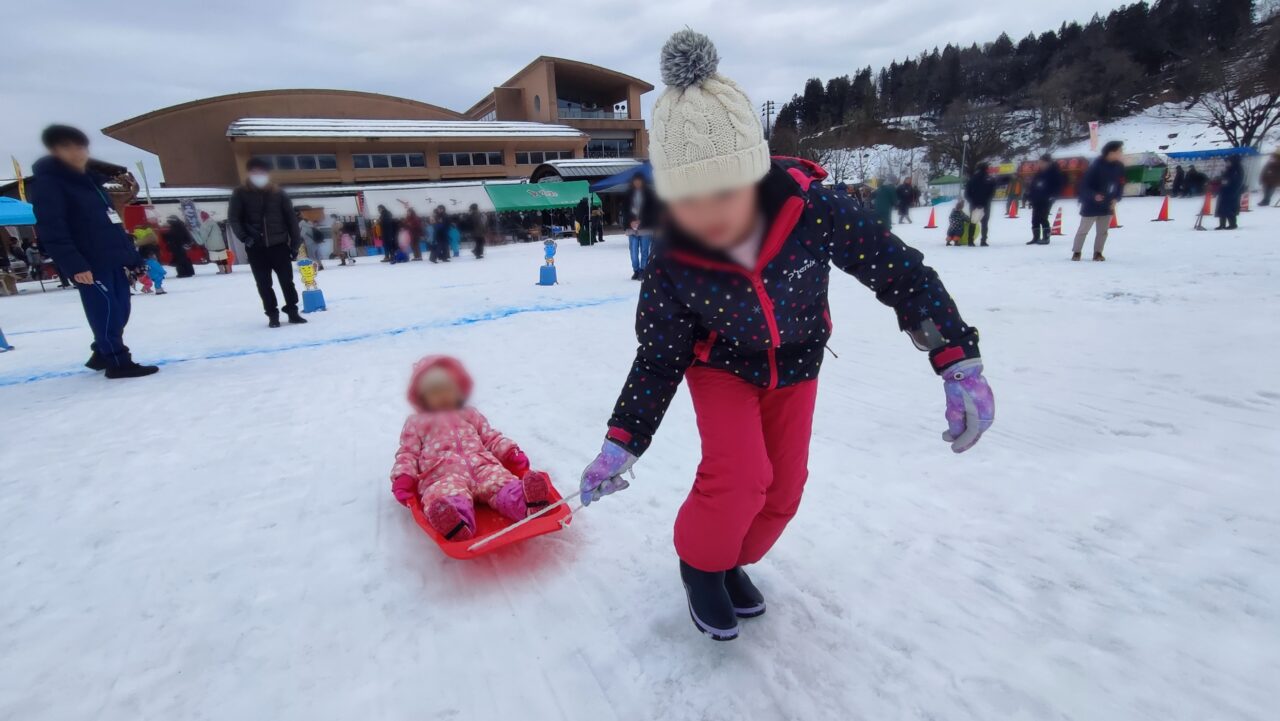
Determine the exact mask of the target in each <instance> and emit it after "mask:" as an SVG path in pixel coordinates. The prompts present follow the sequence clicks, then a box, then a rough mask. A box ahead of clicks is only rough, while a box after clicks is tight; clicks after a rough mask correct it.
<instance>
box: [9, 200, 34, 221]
mask: <svg viewBox="0 0 1280 721" xmlns="http://www.w3.org/2000/svg"><path fill="white" fill-rule="evenodd" d="M35 224H36V214H35V211H33V210H32V209H31V203H24V202H22V201H21V200H14V199H13V198H4V197H0V225H35Z"/></svg>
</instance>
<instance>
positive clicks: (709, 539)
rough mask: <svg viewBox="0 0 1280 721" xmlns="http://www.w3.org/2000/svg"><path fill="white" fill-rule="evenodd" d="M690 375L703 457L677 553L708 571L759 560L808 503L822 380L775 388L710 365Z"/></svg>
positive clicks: (684, 510)
mask: <svg viewBox="0 0 1280 721" xmlns="http://www.w3.org/2000/svg"><path fill="white" fill-rule="evenodd" d="M685 378H686V380H687V381H688V383H689V394H690V395H691V396H693V410H694V413H695V414H697V417H698V433H699V434H700V435H701V436H702V462H701V463H700V464H699V465H698V474H697V477H696V479H695V480H694V482H693V490H691V491H690V492H689V497H688V498H686V499H685V502H684V505H683V506H681V507H680V512H679V514H677V515H676V528H675V544H676V553H677V554H678V555H679V556H680V559H681V560H683V561H684V562H685V563H687V564H689V565H690V566H693V567H694V568H696V569H698V570H701V571H708V572H715V571H724V570H727V569H730V568H733V567H734V566H741V565H745V564H748V563H755V562H756V561H759V560H760V559H761V558H763V557H764V555H765V553H767V552H768V551H769V549H770V548H772V547H773V544H774V542H775V541H777V540H778V537H779V536H781V535H782V530H783V529H784V528H786V527H787V523H788V522H789V521H790V520H791V517H792V516H794V515H795V514H796V510H797V509H798V508H799V507H800V495H801V493H803V492H804V482H805V479H806V478H808V475H809V468H808V464H809V438H810V436H811V435H812V432H813V406H814V401H815V400H816V399H817V393H818V382H817V381H816V380H812V381H805V382H803V383H800V384H797V385H794V386H787V387H785V388H777V389H773V390H767V389H764V388H760V387H758V386H754V385H751V384H750V383H747V382H746V381H744V380H741V379H740V378H738V377H737V376H735V375H733V374H732V373H729V372H727V371H722V370H713V369H710V368H703V367H695V368H690V369H689V372H688V373H687V375H686V376H685Z"/></svg>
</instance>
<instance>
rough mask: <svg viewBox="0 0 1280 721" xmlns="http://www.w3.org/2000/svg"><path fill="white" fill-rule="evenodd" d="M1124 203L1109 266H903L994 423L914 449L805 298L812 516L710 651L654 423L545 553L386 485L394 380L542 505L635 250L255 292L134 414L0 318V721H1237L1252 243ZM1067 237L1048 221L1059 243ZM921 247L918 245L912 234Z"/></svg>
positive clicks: (36, 300)
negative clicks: (455, 371) (989, 399)
mask: <svg viewBox="0 0 1280 721" xmlns="http://www.w3.org/2000/svg"><path fill="white" fill-rule="evenodd" d="M1198 204H1199V201H1198V200H1194V199H1193V200H1186V201H1175V202H1174V204H1173V217H1174V218H1175V221H1174V222H1171V223H1152V222H1148V219H1149V218H1152V217H1155V214H1156V203H1155V201H1154V200H1126V201H1125V202H1124V203H1122V204H1121V206H1120V217H1121V220H1122V222H1123V224H1124V227H1123V228H1121V229H1119V230H1116V231H1113V232H1112V239H1111V242H1110V244H1109V245H1108V248H1107V255H1108V261H1107V262H1106V263H1091V262H1087V261H1086V262H1083V263H1071V262H1068V260H1067V255H1068V248H1067V247H1066V244H1067V239H1064V238H1055V239H1054V242H1053V244H1052V245H1050V246H1048V247H1027V246H1024V245H1023V243H1024V242H1025V241H1026V240H1027V239H1028V236H1029V229H1028V222H1027V219H1026V216H1025V215H1023V217H1022V218H1021V219H1019V220H1017V221H1013V220H1006V219H997V220H996V221H995V222H994V224H993V228H992V239H993V240H992V247H990V248H944V247H943V244H942V233H943V231H942V230H940V229H939V230H925V229H924V228H923V223H924V220H925V217H926V216H927V210H920V209H917V210H916V211H915V212H914V216H915V219H916V224H915V225H909V226H905V228H902V229H901V234H902V236H903V237H904V238H905V239H906V240H907V241H908V242H910V243H912V244H914V245H916V246H917V247H920V248H922V249H923V250H924V251H925V252H926V255H927V258H928V260H929V261H930V262H931V263H932V264H933V265H934V266H935V267H936V268H938V270H939V271H940V272H941V274H942V277H943V278H944V279H945V281H946V283H947V285H948V287H949V288H950V289H951V291H952V292H953V294H954V295H955V296H956V297H957V299H958V300H959V302H960V306H961V308H962V309H963V311H964V313H965V316H966V319H967V320H969V321H970V322H971V323H973V324H974V325H976V326H978V327H979V328H980V329H981V330H982V343H983V351H984V354H985V356H986V365H987V374H988V377H989V378H990V381H991V383H992V386H993V387H994V388H995V392H996V396H997V403H998V410H997V422H996V424H995V426H994V428H993V429H992V430H991V431H990V433H989V434H988V435H987V436H985V437H984V438H983V440H982V442H981V443H979V444H978V445H977V447H975V448H974V449H973V450H972V451H970V452H969V453H966V454H964V455H961V456H956V455H953V454H952V453H951V451H950V449H949V447H948V445H947V444H946V443H944V442H943V441H942V440H941V438H940V433H941V431H942V430H943V427H944V422H943V418H942V408H943V395H942V389H941V384H940V383H939V381H938V380H937V378H936V377H934V375H933V374H932V372H931V371H930V370H929V368H928V365H927V363H926V361H925V359H924V357H923V356H922V355H921V354H919V353H918V352H916V351H915V350H914V349H913V348H912V346H911V344H910V343H909V342H908V340H907V339H906V338H905V337H903V336H902V334H900V333H898V332H897V330H896V327H895V323H894V319H893V317H892V314H891V312H890V311H889V310H887V309H885V308H883V307H881V306H879V305H878V304H877V303H876V302H875V300H874V298H873V297H872V296H871V294H870V293H868V292H867V291H866V290H865V289H863V288H862V287H860V286H859V285H858V284H857V283H856V282H855V281H854V280H852V279H846V278H843V277H837V278H834V279H833V288H832V301H833V308H834V315H835V323H836V333H835V337H834V339H833V340H832V343H831V345H832V348H833V349H834V350H835V351H836V352H837V353H838V354H839V358H830V359H828V360H827V363H826V367H825V369H824V371H823V375H822V380H821V385H822V389H821V393H820V398H819V402H818V411H817V419H816V423H815V438H814V441H813V458H812V464H811V467H812V475H811V477H810V482H809V488H808V492H807V496H806V499H805V503H804V505H803V506H802V507H801V510H800V514H799V516H798V517H797V518H796V519H795V521H794V522H793V523H792V525H791V527H790V528H789V530H788V531H787V533H786V534H785V535H784V536H783V538H782V540H781V541H780V542H779V544H778V545H777V547H776V548H775V549H774V550H773V552H772V553H771V554H770V555H769V557H768V558H766V559H765V561H764V562H762V563H760V564H758V565H757V566H755V567H754V568H753V569H752V574H753V576H754V578H755V580H756V582H757V583H758V585H759V586H760V587H761V588H762V590H763V591H764V592H765V593H766V595H767V597H768V602H769V611H768V613H767V614H766V615H765V616H763V617H762V618H759V619H754V620H750V621H746V622H744V628H743V632H742V636H741V638H739V639H738V640H737V641H734V642H732V643H714V642H711V641H709V640H707V639H706V638H705V637H703V636H701V635H699V634H698V633H697V632H696V631H695V630H694V627H693V625H692V624H691V622H690V620H689V616H688V612H687V610H686V609H685V605H684V599H683V595H682V590H681V587H680V584H679V581H678V576H677V573H676V571H677V569H676V559H675V556H674V553H673V551H672V545H671V524H672V521H673V519H674V516H675V512H676V509H677V507H678V506H679V504H680V502H681V501H682V499H683V498H684V495H685V493H686V492H687V490H688V487H689V484H690V481H691V478H692V476H693V473H694V468H695V465H696V463H697V458H698V438H697V435H696V432H695V427H694V419H693V416H692V413H691V408H690V403H689V400H688V396H687V394H685V393H684V392H683V391H682V392H681V394H680V395H679V396H678V397H677V399H676V401H675V403H674V404H673V407H672V410H671V412H670V414H669V416H668V417H667V420H666V422H665V424H664V426H663V427H662V429H661V431H660V432H659V434H658V436H657V439H656V441H655V443H654V444H653V447H652V448H651V450H650V451H649V452H648V453H647V454H646V455H645V457H644V458H643V459H641V461H640V463H639V464H638V465H637V467H636V476H637V477H636V480H635V481H634V482H633V484H632V488H631V489H630V490H628V491H626V492H624V493H621V494H618V495H615V496H611V497H609V498H607V499H605V500H603V501H602V502H600V503H599V504H598V505H592V506H591V507H590V508H588V509H586V510H584V511H582V512H580V513H579V514H577V517H576V520H575V521H574V522H573V524H572V525H571V526H570V527H569V528H568V529H566V530H564V531H562V532H559V533H555V534H552V535H548V536H543V537H540V538H536V539H533V540H530V541H527V542H525V543H524V544H522V545H520V546H517V547H514V548H511V549H507V550H506V551H502V552H498V553H495V554H491V555H489V556H486V557H484V558H481V559H479V560H474V561H455V560H450V559H448V558H446V557H445V556H444V555H443V554H441V553H440V552H439V550H438V549H437V548H436V547H435V546H434V545H433V544H432V542H431V541H430V540H429V539H428V538H427V536H426V535H424V534H423V533H422V532H421V531H420V530H419V529H418V528H417V527H416V526H415V525H414V523H413V521H412V520H411V518H410V515H409V513H408V512H407V511H406V510H405V509H404V508H402V507H400V506H399V505H397V504H396V503H395V501H394V500H393V499H392V497H391V494H390V491H389V480H388V478H387V473H388V470H389V468H390V465H391V461H392V454H393V452H394V450H395V447H396V440H397V434H398V431H399V429H400V425H401V422H402V421H403V419H404V416H405V414H406V412H407V407H406V403H405V399H404V385H405V382H406V378H407V375H408V370H409V367H410V364H411V363H412V362H413V361H414V360H415V359H417V358H418V357H419V356H421V355H423V354H426V353H438V352H447V353H453V354H456V355H458V356H460V357H461V358H462V359H463V360H464V361H465V362H466V363H467V364H468V365H469V366H470V369H471V371H472V373H473V374H474V376H475V378H476V380H477V392H476V394H475V399H474V400H475V404H476V405H477V406H478V407H479V408H480V409H481V410H482V411H484V412H485V413H486V414H487V415H488V417H489V419H490V420H491V421H492V422H493V423H494V425H495V426H497V427H498V428H500V429H502V430H503V431H505V432H506V433H507V434H509V435H510V436H512V437H513V438H515V439H516V440H517V441H518V442H520V443H521V444H522V445H523V447H524V448H525V449H526V450H527V451H528V453H529V455H530V457H531V458H532V459H533V462H534V464H535V466H542V467H544V468H546V469H548V470H549V471H551V472H552V474H553V475H554V477H555V478H556V480H557V482H558V485H559V486H560V487H561V488H562V489H566V490H567V489H570V488H572V487H573V486H574V485H575V483H576V479H577V474H578V473H579V471H580V469H581V468H582V467H583V466H584V465H585V464H586V463H587V462H588V461H589V460H590V459H591V458H592V457H593V456H594V454H595V452H596V451H597V449H598V447H599V445H600V442H601V439H602V436H603V433H604V425H605V421H606V418H607V417H608V415H609V411H610V408H611V406H612V403H613V400H614V396H615V394H616V392H617V391H618V389H619V387H620V385H621V383H622V380H623V377H624V374H625V373H626V370H627V367H628V364H629V362H630V359H631V353H632V350H633V348H634V340H633V336H632V329H631V326H632V312H633V306H634V301H635V295H636V288H637V284H636V283H634V282H632V281H630V280H628V276H629V275H630V268H629V263H628V261H627V251H626V246H625V241H624V240H623V239H622V238H621V237H610V238H609V239H608V241H607V242H606V243H604V244H603V245H600V246H595V247H590V248H582V247H579V246H577V245H576V244H575V243H573V242H572V241H565V242H562V243H561V247H560V254H559V256H558V268H559V273H560V279H561V282H562V284H561V285H559V286H555V287H539V286H536V285H534V281H535V279H536V277H537V267H538V265H539V264H540V263H541V262H542V261H541V258H542V249H541V247H540V246H539V245H537V244H529V245H511V246H504V247H497V248H492V249H491V252H490V257H488V258H486V259H485V260H483V261H476V260H473V259H470V258H461V259H459V260H457V261H456V262H453V263H450V264H449V265H446V266H436V265H430V264H427V263H410V264H406V265H403V266H395V267H388V266H386V265H383V264H379V263H376V262H373V261H372V260H362V261H361V262H360V263H359V264H358V265H356V266H354V267H345V268H344V267H338V266H337V265H336V264H334V265H331V266H330V267H329V268H328V269H327V270H325V271H324V272H323V273H321V274H320V283H321V286H322V288H323V289H324V291H325V294H326V296H327V300H328V304H329V308H330V309H329V311H327V312H325V313H319V314H313V315H312V316H311V317H310V318H311V321H312V322H311V323H309V324H308V325H305V326H298V327H290V326H286V327H285V328H281V329H278V330H272V329H268V328H267V327H266V322H265V319H264V318H263V316H262V314H261V310H260V308H259V307H258V301H257V297H256V295H255V293H254V290H253V286H252V280H251V278H250V275H249V273H248V271H247V269H245V268H244V267H239V268H237V269H236V272H235V273H234V274H232V275H231V276H229V277H223V276H215V275H213V274H212V272H211V270H210V269H208V268H202V269H201V272H200V273H199V275H198V276H197V277H195V278H192V279H170V280H169V281H168V282H167V283H166V287H167V288H168V289H169V290H170V293H169V295H167V296H162V297H155V296H145V297H143V296H139V297H136V298H135V303H134V314H133V320H132V322H131V324H130V326H129V330H128V340H129V344H130V346H131V347H132V348H133V349H134V351H135V353H136V355H137V356H138V358H139V359H141V360H143V361H159V362H161V363H162V365H163V368H162V370H161V372H160V374H159V375H157V376H154V377H151V378H145V379H138V380H129V381H108V380H105V379H103V378H102V377H101V376H100V375H97V374H94V373H92V372H89V371H87V370H85V369H84V368H82V367H81V366H80V364H81V363H82V362H83V360H84V358H85V356H86V355H87V347H86V346H87V344H88V338H87V331H86V328H85V326H84V323H83V319H82V316H81V314H80V310H79V304H78V299H77V296H76V294H75V293H74V292H71V291H50V292H48V293H40V292H39V290H38V289H35V290H33V289H32V286H31V285H29V284H24V288H25V289H26V292H25V293H23V294H22V295H20V296H18V297H16V298H4V299H0V327H3V329H4V331H5V333H6V335H7V336H8V339H9V341H10V342H11V343H12V344H13V345H15V346H17V349H16V350H15V351H13V352H9V353H4V354H0V409H3V411H2V412H3V419H4V431H3V433H2V434H0V469H2V471H0V568H3V572H2V576H0V668H2V669H3V672H0V718H2V719H50V720H53V719H59V720H60V719H89V718H93V719H112V720H114V719H167V720H175V719H271V720H272V721H290V720H293V719H299V720H306V721H313V720H314V719H354V718H364V719H592V720H596V719H698V720H702V719H744V718H751V719H804V720H811V719H836V718H839V719H877V720H879V719H935V720H947V721H953V720H968V719H972V720H974V721H991V720H992V719H1001V720H1007V719H1035V720H1040V719H1044V720H1049V719H1053V720H1055V721H1063V720H1078V721H1108V720H1112V719H1114V720H1117V721H1121V720H1123V721H1135V720H1140V719H1150V720H1152V721H1156V720H1158V721H1170V720H1173V719H1185V720H1187V721H1204V720H1205V719H1230V720H1233V721H1236V720H1238V721H1246V720H1247V721H1267V720H1269V719H1272V718H1274V717H1275V709H1276V708H1277V707H1278V706H1280V695H1278V691H1277V684H1276V680H1277V679H1280V644H1277V639H1280V605H1278V600H1280V490H1277V485H1276V478H1277V457H1276V453H1277V449H1278V448H1280V378H1278V376H1277V374H1276V370H1275V363H1274V359H1275V358H1277V357H1280V335H1277V333H1276V331H1275V328H1276V325H1277V321H1278V320H1280V318H1278V317H1277V308H1278V307H1280V250H1278V246H1277V244H1276V238H1277V237H1280V236H1278V231H1280V209H1270V208H1260V209H1257V210H1255V211H1254V212H1252V213H1248V214H1245V215H1243V216H1242V219H1241V229H1240V230H1238V231H1234V232H1220V233H1219V232H1204V233H1200V232H1195V231H1193V230H1192V229H1191V225H1192V221H1193V214H1194V212H1195V208H1196V207H1197V206H1198ZM1067 217H1068V222H1067V229H1068V232H1069V233H1070V232H1072V231H1074V226H1075V217H1074V210H1073V209H1072V208H1070V207H1068V208H1067ZM943 225H945V223H943Z"/></svg>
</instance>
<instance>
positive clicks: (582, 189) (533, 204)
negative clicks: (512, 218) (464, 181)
mask: <svg viewBox="0 0 1280 721" xmlns="http://www.w3.org/2000/svg"><path fill="white" fill-rule="evenodd" d="M485 191H486V192H488V193H489V199H490V200H492V201H493V207H494V209H495V210H497V211H498V212H499V213H506V212H509V211H513V210H555V209H556V208H572V207H575V206H576V205H577V204H578V203H580V202H581V201H582V199H583V198H585V197H587V194H588V193H590V195H591V204H592V205H599V204H600V196H598V195H596V194H595V193H591V191H590V185H589V184H588V183H587V181H585V180H573V181H570V182H567V183H518V184H510V185H486V186H485Z"/></svg>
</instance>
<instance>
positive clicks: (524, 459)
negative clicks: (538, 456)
mask: <svg viewBox="0 0 1280 721" xmlns="http://www.w3.org/2000/svg"><path fill="white" fill-rule="evenodd" d="M502 467H503V468H505V469H507V470H508V471H511V475H513V476H515V477H516V478H524V474H526V473H528V472H529V457H528V456H526V455H525V454H524V451H522V450H520V447H519V446H513V447H512V448H511V450H509V451H507V454H506V455H505V456H503V457H502Z"/></svg>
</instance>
